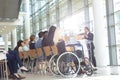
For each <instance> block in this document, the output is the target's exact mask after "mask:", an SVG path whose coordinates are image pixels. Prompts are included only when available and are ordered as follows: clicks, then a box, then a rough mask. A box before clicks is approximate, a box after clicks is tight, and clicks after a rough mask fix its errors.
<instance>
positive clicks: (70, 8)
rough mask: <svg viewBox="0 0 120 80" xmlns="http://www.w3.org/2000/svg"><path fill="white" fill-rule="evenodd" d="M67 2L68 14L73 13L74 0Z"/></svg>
mask: <svg viewBox="0 0 120 80" xmlns="http://www.w3.org/2000/svg"><path fill="white" fill-rule="evenodd" d="M67 4H68V9H67V10H68V16H71V15H72V0H67Z"/></svg>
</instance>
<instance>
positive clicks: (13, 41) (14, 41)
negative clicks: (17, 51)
mask: <svg viewBox="0 0 120 80" xmlns="http://www.w3.org/2000/svg"><path fill="white" fill-rule="evenodd" d="M16 45H17V32H16V28H15V29H14V30H13V31H12V32H11V48H12V49H14V48H15V47H16Z"/></svg>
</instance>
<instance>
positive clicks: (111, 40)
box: [106, 0, 118, 66]
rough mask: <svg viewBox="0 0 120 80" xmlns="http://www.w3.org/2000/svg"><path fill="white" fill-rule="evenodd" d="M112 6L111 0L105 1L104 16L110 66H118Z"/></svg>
mask: <svg viewBox="0 0 120 80" xmlns="http://www.w3.org/2000/svg"><path fill="white" fill-rule="evenodd" d="M113 13H114V6H113V0H106V14H107V29H108V44H109V45H108V47H109V57H110V65H111V66H113V65H118V62H117V48H116V35H115V20H114V14H113Z"/></svg>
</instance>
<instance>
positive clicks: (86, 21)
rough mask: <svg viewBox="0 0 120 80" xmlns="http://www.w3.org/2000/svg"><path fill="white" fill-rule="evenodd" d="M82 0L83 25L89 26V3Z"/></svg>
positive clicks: (86, 0)
mask: <svg viewBox="0 0 120 80" xmlns="http://www.w3.org/2000/svg"><path fill="white" fill-rule="evenodd" d="M83 1H84V18H85V26H87V27H90V19H89V4H88V0H83Z"/></svg>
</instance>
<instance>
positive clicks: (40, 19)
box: [39, 1, 42, 31]
mask: <svg viewBox="0 0 120 80" xmlns="http://www.w3.org/2000/svg"><path fill="white" fill-rule="evenodd" d="M39 4H40V5H39V6H40V7H39V8H41V1H40V2H39ZM39 30H40V31H42V16H41V11H40V12H39Z"/></svg>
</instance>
